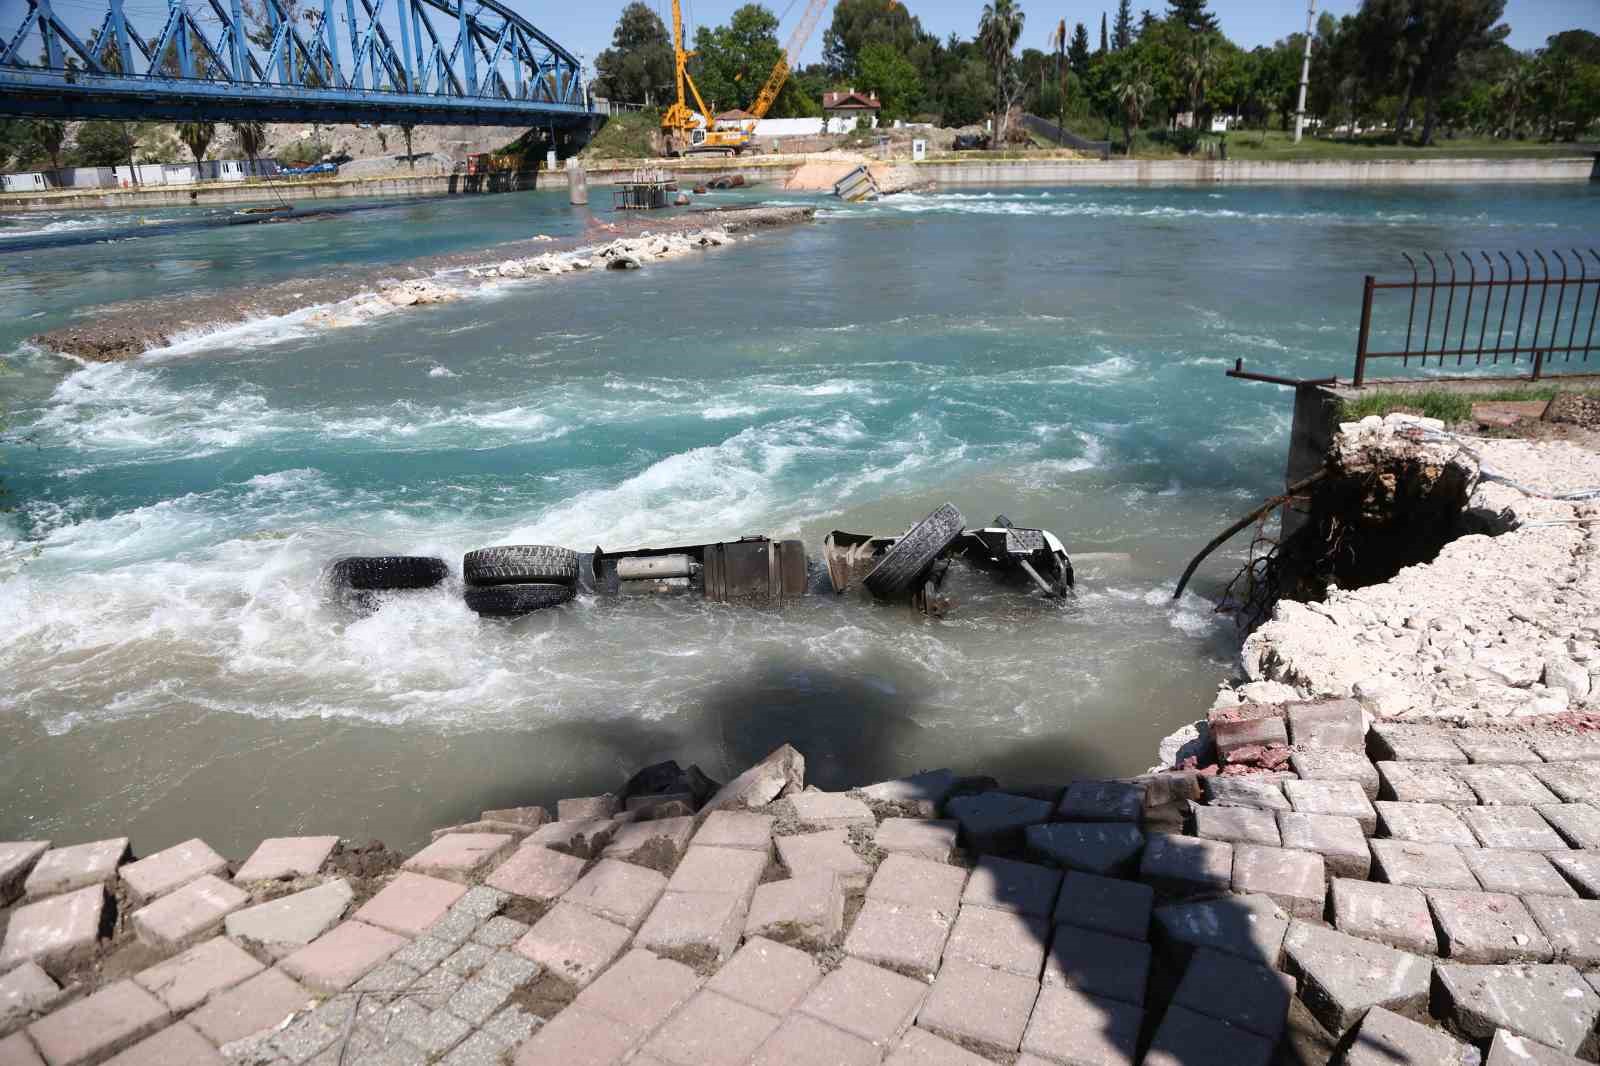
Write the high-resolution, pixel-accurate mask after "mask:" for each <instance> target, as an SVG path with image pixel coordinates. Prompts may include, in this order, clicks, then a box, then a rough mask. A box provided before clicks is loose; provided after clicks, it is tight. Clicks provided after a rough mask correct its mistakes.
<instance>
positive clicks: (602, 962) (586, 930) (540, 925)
mask: <svg viewBox="0 0 1600 1066" xmlns="http://www.w3.org/2000/svg"><path fill="white" fill-rule="evenodd" d="M627 943H628V930H627V929H625V928H623V927H622V926H620V925H617V924H615V923H613V922H608V921H606V920H605V919H604V918H601V917H599V916H598V915H596V914H594V913H592V912H591V911H587V910H584V909H583V908H582V907H578V906H575V905H574V904H571V903H568V902H566V901H565V900H563V901H561V902H559V903H557V904H556V905H555V906H554V907H552V908H550V911H549V913H547V914H546V915H545V916H544V917H543V918H540V919H539V920H538V921H537V922H535V923H534V924H533V928H532V929H530V930H528V935H527V936H525V937H523V938H522V939H521V940H519V941H517V946H516V951H517V953H518V954H520V955H522V956H524V957H525V958H529V959H532V960H533V961H534V962H537V963H538V964H539V965H541V966H543V967H544V968H545V969H547V970H549V971H550V972H551V973H553V974H555V975H557V976H558V977H561V978H562V979H564V980H566V981H569V982H571V983H572V984H574V985H577V986H578V987H579V988H583V987H584V986H585V985H587V984H588V983H589V982H590V981H593V980H594V979H595V978H596V977H598V976H599V975H600V972H601V971H602V970H604V969H605V968H606V967H607V966H609V965H611V962H612V960H613V959H615V958H616V957H617V956H618V955H619V954H621V952H622V949H623V948H624V947H625V946H627ZM646 946H648V945H646Z"/></svg>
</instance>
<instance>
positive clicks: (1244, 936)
mask: <svg viewBox="0 0 1600 1066" xmlns="http://www.w3.org/2000/svg"><path fill="white" fill-rule="evenodd" d="M1288 927H1289V922H1288V918H1287V916H1286V915H1285V914H1284V913H1283V911H1281V910H1279V908H1278V905H1277V904H1276V903H1274V902H1273V901H1272V900H1271V899H1269V898H1268V897H1266V896H1227V897H1224V898H1222V899H1208V900H1200V901H1198V902H1194V903H1175V904H1170V905H1168V906H1165V907H1157V908H1156V910H1155V930H1156V935H1157V937H1158V939H1159V940H1160V941H1161V943H1162V945H1163V948H1164V950H1165V951H1166V952H1167V954H1168V955H1169V956H1172V957H1173V958H1175V959H1177V960H1179V961H1186V960H1187V959H1188V957H1189V955H1190V954H1191V953H1192V952H1193V951H1194V950H1195V949H1196V948H1212V949H1215V950H1217V951H1222V952H1226V953H1228V954H1230V955H1237V956H1239V957H1240V958H1244V959H1250V960H1252V961H1255V962H1264V963H1267V964H1268V965H1272V966H1275V965H1277V962H1278V958H1279V955H1280V953H1281V951H1282V948H1283V937H1284V933H1285V932H1286V931H1287V930H1288Z"/></svg>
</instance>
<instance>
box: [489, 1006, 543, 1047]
mask: <svg viewBox="0 0 1600 1066" xmlns="http://www.w3.org/2000/svg"><path fill="white" fill-rule="evenodd" d="M542 1023H543V1019H542V1018H538V1017H536V1016H534V1015H532V1014H529V1013H528V1012H527V1011H525V1010H523V1009H522V1008H521V1007H518V1006H516V1005H515V1004H513V1005H512V1006H509V1007H507V1008H506V1009H505V1010H503V1011H501V1012H500V1013H499V1014H496V1015H495V1016H494V1017H493V1018H490V1019H489V1021H488V1022H486V1023H485V1024H484V1026H483V1029H482V1030H480V1031H481V1032H485V1033H491V1034H493V1035H494V1036H496V1037H499V1038H500V1039H502V1040H504V1041H505V1042H506V1043H507V1044H520V1043H521V1042H522V1041H524V1040H526V1039H528V1037H530V1036H532V1035H533V1031H534V1030H535V1029H537V1028H538V1027H539V1026H540V1025H541V1024H542Z"/></svg>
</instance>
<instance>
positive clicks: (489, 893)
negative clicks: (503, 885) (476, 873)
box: [451, 885, 511, 920]
mask: <svg viewBox="0 0 1600 1066" xmlns="http://www.w3.org/2000/svg"><path fill="white" fill-rule="evenodd" d="M510 902H511V894H510V893H509V892H502V891H500V890H499V889H497V888H490V887H488V886H487V885H474V886H473V887H471V888H469V889H467V891H466V894H465V895H463V896H462V897H461V898H460V899H458V900H456V901H455V903H453V904H451V910H455V911H460V912H462V913H464V914H470V915H472V916H473V917H474V918H477V919H479V920H486V919H489V918H493V917H494V916H495V915H497V914H499V913H500V912H501V911H503V910H505V909H506V904H508V903H510Z"/></svg>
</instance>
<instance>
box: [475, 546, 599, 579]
mask: <svg viewBox="0 0 1600 1066" xmlns="http://www.w3.org/2000/svg"><path fill="white" fill-rule="evenodd" d="M461 576H462V577H463V578H464V579H465V580H466V582H467V584H469V585H480V586H488V585H522V584H528V583H533V584H538V585H570V584H572V583H573V582H574V581H576V580H578V553H577V552H575V551H572V550H571V549H569V548H556V547H552V546H550V545H548V544H503V545H501V546H500V547H498V548H479V549H478V550H477V551H470V552H468V553H467V554H466V555H465V556H463V557H462V559H461Z"/></svg>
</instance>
